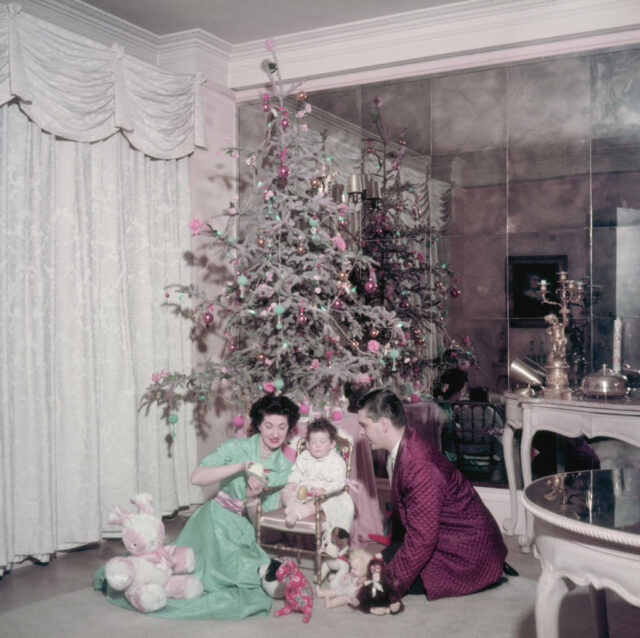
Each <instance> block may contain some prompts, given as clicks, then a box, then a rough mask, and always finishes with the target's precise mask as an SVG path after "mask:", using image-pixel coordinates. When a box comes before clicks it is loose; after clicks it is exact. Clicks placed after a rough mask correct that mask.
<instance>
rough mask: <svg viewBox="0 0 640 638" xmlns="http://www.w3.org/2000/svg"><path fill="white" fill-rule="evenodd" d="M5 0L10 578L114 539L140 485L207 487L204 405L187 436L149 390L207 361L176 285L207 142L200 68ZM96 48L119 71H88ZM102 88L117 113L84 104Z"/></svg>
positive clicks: (3, 368)
mask: <svg viewBox="0 0 640 638" xmlns="http://www.w3.org/2000/svg"><path fill="white" fill-rule="evenodd" d="M2 9H3V8H2V7H0V96H2V97H4V98H5V99H0V104H4V105H3V106H1V107H0V300H1V303H0V573H2V571H3V570H4V569H6V568H8V567H10V566H11V564H12V563H14V562H18V561H20V560H23V559H24V558H26V557H29V556H31V557H35V558H37V559H40V560H44V561H46V560H48V558H49V556H50V555H51V554H52V553H54V552H56V551H58V550H62V549H67V548H72V547H76V546H81V545H83V544H86V543H90V542H95V541H97V540H99V539H100V538H101V537H102V536H105V535H109V534H111V533H114V532H111V531H110V529H109V526H108V525H107V523H106V518H107V516H108V513H109V510H110V508H111V506H112V505H114V504H120V505H125V504H126V503H127V501H128V498H129V497H130V496H131V495H132V494H134V493H136V492H139V491H149V492H151V493H152V495H153V497H154V501H155V503H156V507H157V509H158V511H160V512H162V513H170V512H173V511H175V510H176V509H177V508H178V507H180V506H184V505H188V504H190V503H193V502H196V501H197V500H199V498H200V491H199V490H197V489H196V488H194V487H193V486H191V485H190V484H189V480H188V479H189V473H190V471H191V469H192V468H193V466H194V465H195V463H196V442H195V433H194V431H193V427H191V426H190V424H189V415H188V414H187V413H186V411H184V410H183V411H179V412H177V415H178V418H179V420H178V422H177V424H176V425H175V438H174V437H172V436H171V431H170V429H169V426H168V425H167V423H166V419H165V418H163V415H162V414H161V413H160V411H159V410H158V409H157V408H152V409H150V410H149V411H148V412H147V411H146V410H140V409H139V402H140V399H141V397H142V395H143V393H144V391H145V388H146V387H147V386H148V385H149V384H150V382H151V374H152V373H153V372H155V371H159V370H163V369H164V370H174V369H177V370H185V369H189V368H190V365H191V345H190V340H189V322H188V321H184V319H183V318H181V317H179V316H176V315H175V314H174V313H172V312H171V311H170V308H168V307H167V306H166V305H165V304H166V302H171V299H166V298H165V292H164V287H165V286H166V285H167V284H170V283H177V282H185V281H188V278H189V277H190V272H189V269H188V267H187V266H186V263H185V260H184V258H183V254H182V253H183V251H184V249H185V247H187V246H189V232H188V221H189V219H190V217H191V213H190V197H189V178H188V167H187V159H186V158H182V159H180V157H182V156H184V155H186V154H187V153H188V152H190V151H192V150H193V148H194V145H195V144H196V143H197V140H198V139H199V138H200V139H202V138H201V131H200V132H196V129H198V128H199V124H198V119H199V114H198V107H197V104H198V99H197V91H198V86H199V81H198V79H196V78H188V80H189V81H187V78H185V77H184V76H174V80H175V82H174V85H173V89H172V88H171V86H172V85H171V81H170V80H171V77H170V75H169V74H166V73H163V72H160V71H158V70H153V72H151V71H150V70H149V69H150V67H148V66H146V65H141V63H136V62H135V61H127V60H126V56H122V54H121V52H119V51H109V50H108V49H105V48H104V47H100V46H99V45H97V44H95V43H91V42H89V41H87V40H83V39H80V38H77V37H76V36H72V35H71V34H68V33H65V32H63V31H61V30H59V29H56V28H54V27H52V26H51V25H47V24H46V23H43V22H39V21H37V20H35V19H34V18H32V17H30V16H26V15H24V14H21V13H19V11H18V9H17V7H15V6H12V7H10V9H9V10H8V11H6V10H5V11H4V13H3V11H2ZM34 38H35V40H34ZM92 51H93V52H94V53H95V56H96V57H98V58H104V59H107V58H109V55H111V64H112V68H114V69H115V71H114V73H112V74H110V75H109V74H106V75H105V76H104V77H103V76H100V74H99V73H98V72H96V75H81V74H76V69H75V66H74V64H75V62H74V60H77V59H82V60H85V61H86V60H87V59H89V58H90V57H91V52H92ZM36 53H38V55H39V56H40V59H39V61H38V60H36V59H35V58H34V57H30V56H35V55H36ZM114 60H115V61H114ZM45 62H46V63H47V64H48V65H50V67H51V69H50V72H51V75H50V76H49V78H48V80H47V83H46V86H39V84H38V82H39V81H36V78H38V77H39V78H40V79H41V80H42V79H43V78H44V79H46V78H47V72H48V71H47V70H46V69H44V70H43V67H42V65H43V64H45ZM118 65H120V71H122V70H123V67H124V68H125V72H124V82H123V84H124V86H120V88H117V87H116V85H117V84H118V71H117V67H118ZM127 68H129V70H131V69H132V68H135V69H137V72H138V79H137V82H136V83H133V84H130V85H129V88H134V89H135V94H136V95H135V98H134V97H131V96H129V97H127V95H126V94H127V91H126V89H127V83H128V80H127V79H126V78H127V72H126V69H127ZM143 71H144V74H143V73H142V72H143ZM54 74H57V76H58V78H57V79H56V78H55V77H54ZM130 77H132V76H130ZM120 80H121V81H122V80H123V74H121V76H120ZM65 82H66V83H67V84H66V85H65ZM134 84H135V86H134ZM47 87H48V88H47ZM179 87H182V88H181V89H180V88H179ZM97 94H99V95H100V96H101V103H102V104H104V105H105V112H104V113H103V116H104V117H102V116H100V117H98V116H97V115H96V113H97V112H98V111H99V108H100V105H99V104H96V105H95V106H96V108H95V109H92V108H87V107H86V104H87V102H91V100H92V99H93V97H92V96H94V95H97ZM118 95H120V97H122V96H123V95H124V96H125V98H126V99H125V101H124V102H123V103H122V104H123V105H124V104H125V103H126V108H124V106H123V108H121V109H120V108H118ZM135 104H137V105H138V106H137V107H134V106H133V105H135ZM117 112H120V115H119V117H122V118H124V120H121V122H122V121H125V122H126V124H127V131H126V135H127V137H126V138H125V136H124V135H123V134H122V133H121V132H120V129H119V128H118V125H117V121H118V119H117V117H116V115H117ZM108 113H111V115H109V114H108ZM54 114H56V118H54V117H53V115H54ZM85 116H86V118H87V119H86V121H85V122H84V124H85V125H83V121H82V120H83V117H85ZM97 117H98V119H102V120H103V121H102V124H101V125H100V126H99V127H97V128H100V127H102V128H100V131H101V132H100V134H98V133H97V132H96V131H97V128H96V130H93V128H95V127H93V125H94V124H95V120H96V118H97ZM41 118H44V119H41ZM54 119H55V120H56V121H54ZM107 122H109V125H108V126H107V125H106V123H107ZM43 129H44V130H43ZM74 129H75V131H74ZM63 137H64V138H66V139H63ZM134 144H135V145H139V147H145V148H144V149H143V150H144V151H145V152H144V153H143V152H141V151H140V150H136V148H133V147H132V145H134ZM145 153H146V154H145ZM149 155H151V156H153V157H155V158H158V157H161V158H170V159H161V160H158V159H153V158H152V157H149Z"/></svg>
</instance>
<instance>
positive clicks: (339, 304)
mask: <svg viewBox="0 0 640 638" xmlns="http://www.w3.org/2000/svg"><path fill="white" fill-rule="evenodd" d="M331 307H332V308H333V309H334V310H342V309H343V308H344V301H342V299H340V297H338V298H337V299H334V300H333V302H332V304H331Z"/></svg>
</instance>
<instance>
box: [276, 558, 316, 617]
mask: <svg viewBox="0 0 640 638" xmlns="http://www.w3.org/2000/svg"><path fill="white" fill-rule="evenodd" d="M276 579H277V580H278V582H279V583H285V586H286V587H285V593H284V607H282V608H281V609H276V611H274V612H273V615H274V616H286V615H288V614H290V613H291V612H292V611H300V612H302V622H309V620H311V609H312V608H313V589H312V588H311V585H310V584H309V581H308V580H307V579H306V577H305V575H304V574H303V573H302V572H301V571H300V568H299V567H298V566H297V565H296V564H295V562H294V561H293V560H292V559H290V558H289V559H287V560H286V561H285V562H284V563H282V565H280V567H278V571H276Z"/></svg>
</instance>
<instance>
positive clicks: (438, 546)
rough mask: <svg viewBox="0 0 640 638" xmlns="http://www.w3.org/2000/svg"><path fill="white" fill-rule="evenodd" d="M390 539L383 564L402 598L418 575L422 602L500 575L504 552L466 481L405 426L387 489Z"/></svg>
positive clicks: (491, 520) (478, 585)
mask: <svg viewBox="0 0 640 638" xmlns="http://www.w3.org/2000/svg"><path fill="white" fill-rule="evenodd" d="M391 509H392V530H391V532H392V541H399V540H401V541H402V545H401V547H400V548H399V549H398V551H397V552H396V554H395V556H394V557H393V558H392V559H391V561H390V562H389V565H388V571H389V576H390V579H391V582H392V583H393V586H394V588H395V590H396V593H397V594H399V595H400V596H402V595H403V594H404V593H406V591H407V590H408V589H409V587H410V586H411V583H413V582H414V581H415V580H416V578H417V577H418V576H420V577H421V578H422V582H423V584H424V587H425V589H426V591H427V598H428V599H429V600H435V599H436V598H444V597H446V596H462V595H464V594H470V593H472V592H475V591H478V590H480V589H482V588H483V587H486V586H487V585H490V584H492V583H494V582H495V581H497V580H498V578H500V576H501V575H502V570H503V564H504V560H505V557H506V555H507V548H506V546H505V544H504V541H503V540H502V534H501V533H500V529H499V528H498V525H497V523H496V521H495V519H494V518H493V516H492V515H491V513H490V512H489V510H488V509H487V508H486V506H485V505H484V503H483V502H482V500H481V499H480V497H479V496H478V494H477V492H476V491H475V490H474V489H473V487H472V486H471V484H470V483H469V481H467V479H466V478H464V476H463V475H462V474H461V473H460V472H459V471H458V470H457V469H456V468H455V467H454V466H453V464H452V463H451V462H450V461H448V460H447V459H446V458H445V456H444V455H443V454H442V453H441V452H440V451H439V450H438V449H437V448H436V447H435V446H433V445H431V444H430V443H427V442H426V441H424V439H423V438H422V437H420V435H419V434H417V433H416V431H415V430H414V429H413V428H410V427H407V428H406V429H405V432H404V436H403V438H402V441H401V443H400V447H399V449H398V454H397V456H396V462H395V466H394V469H393V482H392V485H391Z"/></svg>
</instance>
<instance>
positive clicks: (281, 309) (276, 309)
mask: <svg viewBox="0 0 640 638" xmlns="http://www.w3.org/2000/svg"><path fill="white" fill-rule="evenodd" d="M273 312H274V314H276V315H278V316H280V315H281V314H283V313H284V306H283V305H282V304H279V303H278V304H276V305H275V306H274V308H273Z"/></svg>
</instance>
